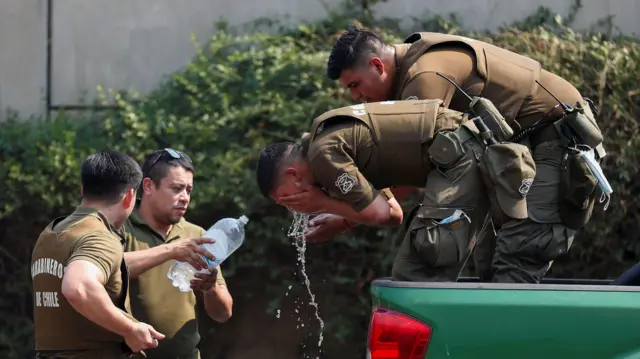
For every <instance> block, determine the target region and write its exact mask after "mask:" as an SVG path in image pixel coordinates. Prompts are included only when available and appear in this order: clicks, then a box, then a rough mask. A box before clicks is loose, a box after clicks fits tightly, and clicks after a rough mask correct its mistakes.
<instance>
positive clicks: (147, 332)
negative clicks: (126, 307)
mask: <svg viewBox="0 0 640 359" xmlns="http://www.w3.org/2000/svg"><path fill="white" fill-rule="evenodd" d="M162 339H164V334H162V333H159V332H157V331H156V330H155V329H153V327H152V326H150V325H149V324H146V323H135V324H134V325H133V327H132V328H131V331H130V332H129V334H128V335H127V336H125V337H124V341H125V342H126V343H127V346H129V349H131V351H132V352H134V353H138V352H140V351H141V350H144V349H149V348H156V347H158V340H162Z"/></svg>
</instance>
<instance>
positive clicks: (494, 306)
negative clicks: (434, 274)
mask: <svg viewBox="0 0 640 359" xmlns="http://www.w3.org/2000/svg"><path fill="white" fill-rule="evenodd" d="M634 268H635V267H634ZM635 269H637V268H635ZM637 273H640V270H636V271H635V273H632V271H630V272H629V273H625V275H623V277H624V278H623V277H621V278H619V279H617V280H615V281H611V280H562V279H546V280H544V281H543V282H542V283H541V284H531V285H530V284H498V283H480V282H478V281H477V279H474V278H461V279H460V280H459V281H458V282H454V283H444V282H437V283H434V282H428V283H422V282H420V283H418V282H400V281H393V280H390V279H378V280H375V281H373V282H372V284H371V294H372V304H373V305H372V314H371V321H370V324H369V337H368V345H367V358H370V359H425V358H426V359H445V358H447V359H459V358H465V359H466V358H472V359H485V358H492V359H498V358H505V359H528V358H531V359H555V358H563V359H565V358H576V359H592V358H593V359H609V358H610V359H614V358H615V359H640V286H638V285H639V284H640V283H638V282H640V279H639V278H640V275H637Z"/></svg>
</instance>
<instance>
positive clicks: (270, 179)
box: [256, 142, 295, 198]
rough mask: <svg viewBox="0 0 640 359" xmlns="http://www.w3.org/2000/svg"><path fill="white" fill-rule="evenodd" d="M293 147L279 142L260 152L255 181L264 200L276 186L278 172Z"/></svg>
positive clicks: (290, 144) (292, 144)
mask: <svg viewBox="0 0 640 359" xmlns="http://www.w3.org/2000/svg"><path fill="white" fill-rule="evenodd" d="M294 146H295V144H294V143H293V142H279V143H274V144H272V145H269V146H267V147H265V148H264V149H263V150H262V152H260V158H259V159H258V165H257V166H256V181H257V182H258V188H260V193H262V195H263V196H264V197H265V198H269V193H271V191H272V190H273V188H274V187H275V186H276V182H277V181H278V172H279V171H280V168H281V166H282V164H283V163H284V160H285V159H286V158H287V157H288V155H289V154H290V153H291V150H292V149H293V147H294Z"/></svg>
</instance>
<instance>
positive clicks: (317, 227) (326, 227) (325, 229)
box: [304, 213, 350, 243]
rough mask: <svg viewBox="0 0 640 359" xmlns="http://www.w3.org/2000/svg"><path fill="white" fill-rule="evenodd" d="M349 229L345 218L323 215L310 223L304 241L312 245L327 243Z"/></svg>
mask: <svg viewBox="0 0 640 359" xmlns="http://www.w3.org/2000/svg"><path fill="white" fill-rule="evenodd" d="M349 229H350V227H349V226H348V225H347V222H346V221H345V219H344V218H342V217H340V216H337V215H335V214H329V213H327V214H321V215H319V216H317V217H315V218H313V219H311V220H310V221H309V223H308V224H307V230H306V231H305V234H304V239H305V241H307V242H312V243H319V242H326V241H328V240H330V239H331V238H333V237H334V236H337V235H339V234H341V233H344V232H346V231H348V230H349Z"/></svg>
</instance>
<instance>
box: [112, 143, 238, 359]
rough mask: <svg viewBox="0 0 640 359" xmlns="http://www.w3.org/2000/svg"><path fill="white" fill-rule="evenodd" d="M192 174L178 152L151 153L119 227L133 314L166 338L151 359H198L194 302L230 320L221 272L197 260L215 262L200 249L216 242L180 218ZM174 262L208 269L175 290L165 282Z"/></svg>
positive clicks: (150, 354)
mask: <svg viewBox="0 0 640 359" xmlns="http://www.w3.org/2000/svg"><path fill="white" fill-rule="evenodd" d="M194 171H195V170H194V166H193V163H192V162H191V159H190V158H189V157H188V156H187V155H186V154H184V153H183V152H181V151H177V150H174V149H171V148H166V149H163V150H159V151H155V152H153V153H151V154H150V155H149V156H148V157H147V159H146V160H145V162H144V163H143V165H142V172H143V181H142V186H141V189H140V190H139V193H141V196H140V197H141V198H140V200H139V201H138V203H137V205H136V208H135V209H134V211H133V213H132V215H131V217H130V218H129V220H128V221H127V222H125V224H124V236H125V238H126V242H125V251H126V252H125V254H124V258H125V261H126V262H127V265H128V266H129V269H130V273H131V278H132V280H131V308H132V311H133V312H134V313H136V316H138V317H139V318H144V320H145V321H146V322H148V323H150V324H152V325H153V326H154V327H155V328H158V330H160V331H162V333H164V334H165V335H166V338H165V340H164V341H163V342H162V343H160V345H159V346H158V348H156V349H154V350H149V351H146V353H147V357H148V358H150V359H169V358H171V359H177V358H180V359H183V358H189V359H196V358H200V352H199V350H198V349H197V347H196V346H197V344H198V342H199V341H200V334H199V328H198V317H199V316H198V313H197V312H198V310H197V307H198V306H197V304H198V303H201V304H203V305H204V308H205V311H206V313H207V315H208V316H209V317H210V318H211V319H213V320H214V321H216V322H225V321H227V320H228V319H229V318H230V317H231V312H232V305H233V299H232V297H231V294H230V293H229V290H228V288H227V286H226V282H225V280H224V277H223V276H222V271H221V270H220V268H219V267H213V268H212V267H209V266H208V265H207V263H206V262H205V260H204V259H203V258H202V256H204V257H206V258H207V259H208V260H210V261H213V260H214V259H215V258H214V256H213V255H212V254H211V253H209V252H207V251H206V250H204V249H203V248H202V247H201V245H203V244H208V243H214V242H215V240H214V239H209V238H202V237H203V235H204V233H205V230H204V229H203V228H201V227H199V226H197V225H195V224H193V223H190V222H188V221H187V220H186V219H184V215H185V213H186V211H187V209H188V207H189V202H190V198H191V191H192V188H193V173H194ZM174 261H180V262H186V263H189V264H190V265H191V266H193V267H194V268H195V269H196V270H203V269H204V270H207V271H205V273H197V274H196V275H195V276H196V278H195V279H194V280H193V281H192V282H191V289H193V290H192V291H191V290H190V291H188V292H182V291H180V290H179V289H178V288H176V287H174V286H173V284H172V282H171V280H169V279H168V278H167V272H168V271H169V269H170V267H171V265H172V264H173V263H174Z"/></svg>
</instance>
